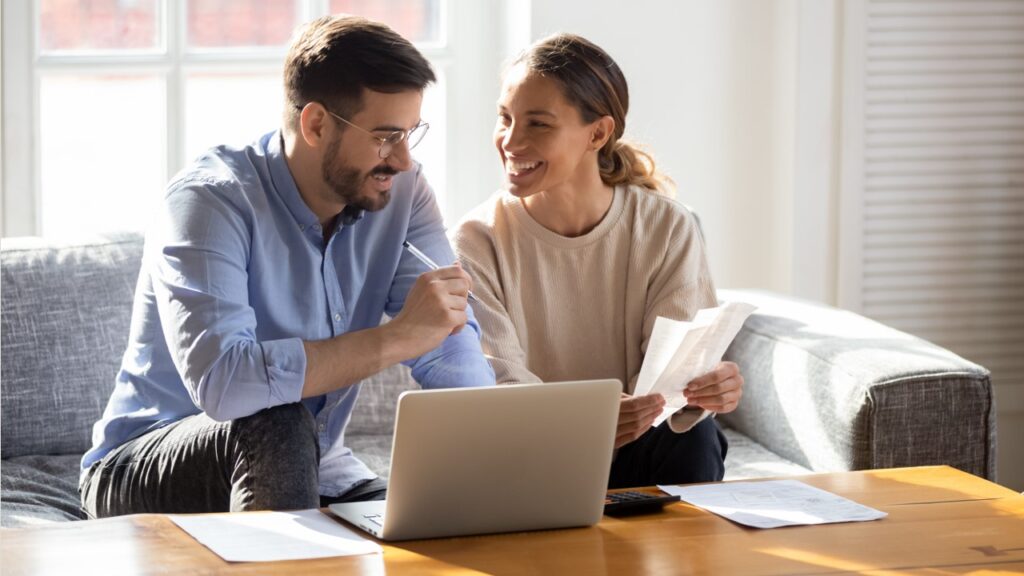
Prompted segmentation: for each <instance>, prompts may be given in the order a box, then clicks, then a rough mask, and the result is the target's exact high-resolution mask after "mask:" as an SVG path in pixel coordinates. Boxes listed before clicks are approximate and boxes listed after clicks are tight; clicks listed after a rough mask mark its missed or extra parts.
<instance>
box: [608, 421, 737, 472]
mask: <svg viewBox="0 0 1024 576" xmlns="http://www.w3.org/2000/svg"><path fill="white" fill-rule="evenodd" d="M728 450H729V442H728V441H727V440H726V439H725V435H723V434H722V431H721V430H719V429H718V424H717V423H716V422H715V420H714V418H705V419H704V420H702V421H701V422H700V423H699V424H697V425H696V426H694V427H693V428H691V429H690V430H688V431H687V432H684V433H682V434H677V433H675V432H673V431H672V429H671V428H669V427H668V422H663V423H662V424H661V425H660V426H658V427H657V428H651V429H650V430H648V431H647V432H645V433H644V435H643V436H641V437H640V438H637V439H636V440H634V441H633V442H630V443H629V444H626V445H625V446H623V447H622V448H620V449H619V452H618V454H617V455H616V456H615V460H614V461H613V462H612V471H611V476H610V477H609V478H608V487H609V488H631V487H638V486H653V485H655V484H691V483H694V482H717V481H719V480H721V479H722V477H723V476H724V475H725V453H726V452H727V451H728Z"/></svg>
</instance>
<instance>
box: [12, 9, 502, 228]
mask: <svg viewBox="0 0 1024 576" xmlns="http://www.w3.org/2000/svg"><path fill="white" fill-rule="evenodd" d="M439 2H440V6H439V10H440V40H439V41H438V42H429V43H418V44H417V45H416V46H417V48H418V49H419V50H420V51H421V52H422V53H423V54H424V56H426V57H427V59H428V60H429V61H430V62H431V65H432V66H434V68H435V70H436V71H438V72H439V75H442V76H443V77H444V78H445V81H446V95H445V102H444V106H445V109H446V114H445V116H446V118H447V124H448V125H447V130H446V131H445V134H444V138H445V140H444V142H443V144H442V145H443V148H444V150H445V154H444V156H445V158H446V161H445V164H446V165H445V166H443V167H442V168H441V169H443V170H444V172H445V178H444V181H445V182H446V183H447V186H446V188H447V189H448V190H452V189H455V190H462V189H467V188H468V189H470V190H472V194H470V195H469V196H468V197H466V196H463V197H461V198H459V199H458V200H456V201H454V203H453V202H450V201H449V200H450V199H451V198H453V197H454V196H455V195H452V194H446V192H447V190H436V192H437V195H438V199H439V202H440V203H441V208H442V212H443V213H444V214H445V216H452V215H453V212H454V215H456V216H457V215H461V213H463V212H464V211H465V210H466V209H467V208H468V207H469V206H471V205H473V204H475V203H476V202H478V201H479V200H480V199H482V198H483V197H486V194H484V193H482V191H481V190H480V189H481V183H483V182H491V181H492V180H493V178H492V176H493V174H494V172H495V171H494V170H487V169H486V168H484V166H489V165H490V164H491V163H492V162H491V160H492V158H491V155H492V154H493V152H492V151H491V150H490V149H486V150H482V149H480V147H479V146H478V145H477V143H478V142H479V134H478V133H477V132H479V126H480V124H479V122H478V121H477V120H478V118H477V117H478V116H479V113H480V111H481V110H483V111H486V110H488V109H489V108H490V103H491V101H488V100H487V98H486V96H484V98H483V100H484V102H477V103H475V104H473V105H471V106H469V108H470V109H471V110H472V111H473V112H474V113H475V114H473V115H472V116H470V117H469V118H466V117H465V115H463V114H461V112H463V111H464V110H465V109H466V107H467V103H466V102H464V101H463V99H464V98H465V94H466V92H465V91H466V90H471V91H479V79H480V78H482V77H486V76H487V75H488V72H490V71H493V70H494V69H496V67H497V65H496V63H497V59H498V56H497V52H498V46H497V42H496V41H494V40H490V41H488V42H485V45H481V43H480V40H481V38H480V36H479V33H478V32H474V29H475V28H478V26H474V24H477V23H479V22H481V21H484V22H486V21H493V19H494V16H496V12H497V8H498V5H496V4H494V3H492V2H479V1H477V0H469V1H466V0H439ZM456 2H458V4H459V5H458V9H455V7H453V6H452V4H454V3H456ZM158 3H159V7H158V13H159V14H160V18H161V21H160V22H159V26H161V27H162V30H163V34H162V36H163V38H162V40H163V45H162V46H161V47H159V48H158V49H156V50H154V51H152V52H149V51H138V52H132V53H126V54H119V53H110V52H89V53H84V52H83V53H67V54H64V53H50V54H40V51H39V29H38V26H39V10H40V8H39V0H30V1H29V2H11V3H7V2H5V3H4V6H3V11H2V16H0V29H2V54H3V78H2V92H3V112H2V120H0V123H2V134H3V145H2V157H3V167H2V170H0V172H2V183H3V188H2V189H0V212H2V217H0V236H3V237H8V236H33V235H39V234H40V233H41V232H42V206H41V201H42V187H41V181H42V178H41V143H40V109H39V108H40V101H39V97H40V81H41V80H40V79H41V77H42V75H43V74H47V73H52V72H56V73H75V72H86V73H96V72H99V73H110V74H121V73H142V74H152V75H155V76H158V77H161V78H162V79H163V81H164V84H165V91H166V108H165V130H166V132H165V146H164V159H163V171H164V173H163V174H162V180H163V181H165V182H166V181H167V180H168V179H169V178H170V176H171V175H173V174H174V173H176V172H177V171H178V170H180V169H181V168H182V167H183V166H184V165H185V162H186V161H187V158H185V154H186V152H185V121H186V114H185V108H184V106H185V78H186V76H187V74H189V73H190V72H195V71H203V72H211V71H213V72H216V71H217V70H219V69H224V70H231V71H232V72H237V71H238V70H239V69H243V70H245V71H247V72H248V71H275V72H277V73H280V69H281V65H282V62H283V60H284V55H285V51H286V48H285V47H273V48H262V47H256V48H251V49H250V48H242V49H233V48H229V49H197V50H186V33H187V30H186V26H187V13H186V10H187V2H185V1H184V0H158ZM328 6H329V2H328V0H298V2H297V4H296V11H297V14H296V22H297V23H301V22H306V21H308V20H310V19H312V18H315V17H318V16H320V15H323V14H327V13H328ZM460 34H461V35H460ZM485 40H486V39H485ZM494 84H495V86H494V91H495V92H496V90H497V80H495V82H494ZM476 100H480V98H476ZM457 110H458V111H460V114H456V111H457ZM485 118H488V119H489V117H486V116H485ZM255 136H256V135H255V134H254V137H255ZM432 136H434V137H439V136H441V134H440V133H438V132H435V133H433V134H432ZM16 143H18V144H17V145H16ZM455 149H459V150H462V151H463V153H460V154H459V155H458V163H456V156H457V155H456V154H454V153H453V150H455ZM467 165H468V166H470V168H469V169H466V168H465V167H466V166H467ZM436 169H437V168H435V170H436ZM483 186H486V184H484V185H483ZM486 193H489V190H488V191H487V192H486ZM449 219H450V218H449Z"/></svg>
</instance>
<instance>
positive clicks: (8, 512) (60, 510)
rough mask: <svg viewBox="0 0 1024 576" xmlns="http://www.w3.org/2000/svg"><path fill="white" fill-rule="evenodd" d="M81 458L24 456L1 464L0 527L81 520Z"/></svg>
mask: <svg viewBox="0 0 1024 576" xmlns="http://www.w3.org/2000/svg"><path fill="white" fill-rule="evenodd" d="M79 460H81V456H79V455H62V456H23V457H20V458H13V459H11V460H4V461H3V462H2V463H0V466H2V470H3V474H2V475H0V526H3V527H4V528H17V527H24V526H32V525H35V524H44V523H49V522H64V521H67V520H80V519H82V518H84V517H85V515H84V514H82V509H81V505H80V500H79V497H78V470H79Z"/></svg>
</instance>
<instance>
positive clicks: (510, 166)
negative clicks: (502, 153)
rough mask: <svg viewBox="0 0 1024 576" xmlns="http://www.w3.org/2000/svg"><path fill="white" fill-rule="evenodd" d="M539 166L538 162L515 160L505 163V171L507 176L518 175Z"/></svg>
mask: <svg viewBox="0 0 1024 576" xmlns="http://www.w3.org/2000/svg"><path fill="white" fill-rule="evenodd" d="M539 165H540V162H517V161H515V160H509V161H507V162H506V163H505V169H506V170H507V171H508V173H509V174H512V175H519V174H522V173H523V172H529V171H530V170H533V169H534V168H536V167H537V166H539Z"/></svg>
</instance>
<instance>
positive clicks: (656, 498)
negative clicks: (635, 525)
mask: <svg viewBox="0 0 1024 576" xmlns="http://www.w3.org/2000/svg"><path fill="white" fill-rule="evenodd" d="M678 501H679V496H671V495H669V494H665V493H657V494H652V493H650V492H637V491H634V490H629V491H626V492H609V493H608V494H607V495H606V496H605V499H604V513H605V514H606V515H607V516H630V515H632V514H650V513H652V512H657V511H659V510H661V509H662V507H664V506H665V504H668V503H670V502H678Z"/></svg>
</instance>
